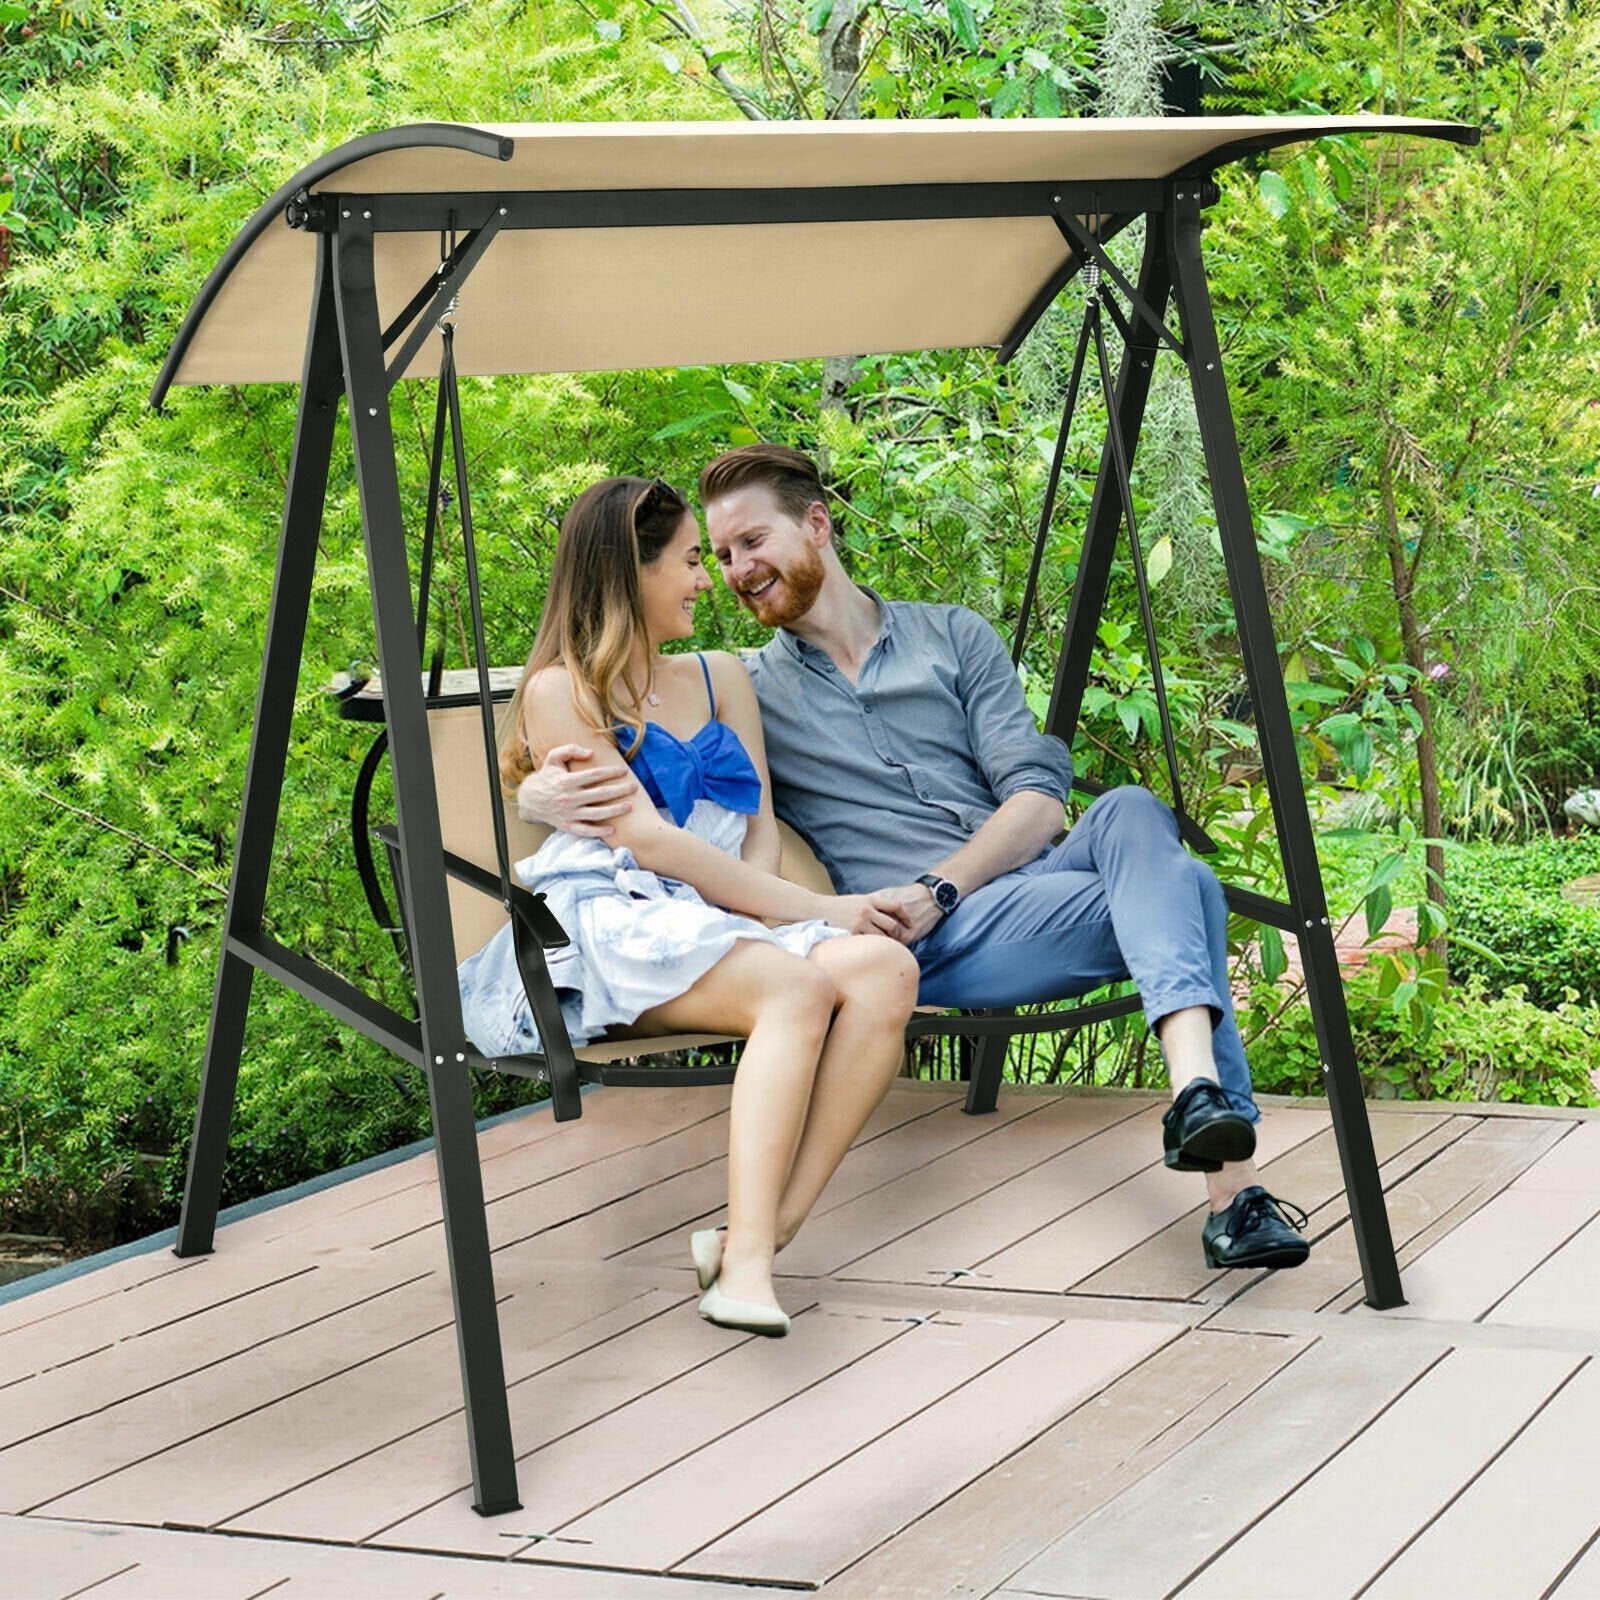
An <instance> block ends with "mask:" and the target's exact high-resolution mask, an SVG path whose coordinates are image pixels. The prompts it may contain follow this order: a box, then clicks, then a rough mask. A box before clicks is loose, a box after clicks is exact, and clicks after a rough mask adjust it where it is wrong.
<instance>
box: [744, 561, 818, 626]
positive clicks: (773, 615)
mask: <svg viewBox="0 0 1600 1600" xmlns="http://www.w3.org/2000/svg"><path fill="white" fill-rule="evenodd" d="M773 575H774V576H775V577H776V578H777V580H778V583H779V585H780V586H781V589H782V593H781V594H779V595H778V596H777V597H776V598H774V599H773V600H771V601H770V602H769V601H768V599H767V597H766V596H765V595H760V596H757V595H751V594H745V593H743V592H742V591H741V593H740V595H739V598H740V599H741V600H742V601H743V602H744V603H745V605H746V606H748V607H749V609H750V611H751V612H752V614H753V615H754V616H755V619H756V621H757V622H759V623H760V624H761V625H762V627H764V628H784V627H787V626H788V625H789V624H790V623H791V622H793V621H795V619H796V618H798V617H803V616H804V615H805V614H806V612H808V611H809V610H810V609H811V608H812V606H813V605H815V604H816V599H817V596H818V595H819V594H821V593H822V585H823V581H824V578H825V577H826V569H825V568H824V567H823V565H822V557H821V556H820V555H819V554H818V553H817V551H816V549H815V548H814V547H813V546H811V545H809V544H808V545H806V546H805V547H804V551H803V553H802V554H801V555H799V556H797V557H796V558H795V560H794V563H793V564H792V565H791V566H789V567H786V568H785V569H784V570H783V571H782V572H774V574H773Z"/></svg>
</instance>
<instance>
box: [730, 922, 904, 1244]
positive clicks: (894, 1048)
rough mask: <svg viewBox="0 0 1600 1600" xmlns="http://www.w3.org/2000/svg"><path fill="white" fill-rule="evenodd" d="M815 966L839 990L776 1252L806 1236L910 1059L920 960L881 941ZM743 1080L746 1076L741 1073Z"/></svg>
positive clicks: (783, 1203)
mask: <svg viewBox="0 0 1600 1600" xmlns="http://www.w3.org/2000/svg"><path fill="white" fill-rule="evenodd" d="M810 960H811V961H813V962H814V963H816V965H818V966H820V967H821V968H822V969H823V971H825V972H826V973H827V974H828V976H829V977H830V978H831V979H832V980H833V984H834V987H835V988H836V989H837V990H838V994H839V1001H838V1009H837V1010H836V1011H835V1012H834V1014H833V1026H832V1027H831V1028H830V1029H829V1030H828V1038H827V1042H826V1043H825V1044H824V1045H823V1047H822V1059H821V1061H819V1062H818V1063H817V1075H816V1080H815V1082H814V1083H813V1085H812V1089H811V1109H810V1111H809V1112H808V1114H807V1116H806V1121H805V1128H804V1130H803V1131H802V1133H801V1135H800V1146H799V1149H798V1150H797V1151H796V1153H795V1159H794V1165H793V1168H792V1169H791V1171H790V1173H789V1182H788V1184H787V1185H786V1187H785V1188H784V1191H783V1197H782V1199H781V1200H780V1201H779V1202H778V1234H777V1247H778V1249H780V1250H781V1249H783V1247H784V1246H785V1245H786V1244H788V1243H789V1241H790V1240H791V1239H793V1238H794V1236H795V1234H796V1233H798V1232H799V1231H800V1224H801V1223H802V1222H804V1221H805V1219H806V1218H807V1216H809V1215H810V1213H811V1208H812V1207H813V1206H814V1205H815V1204H816V1203H817V1200H818V1198H819V1196H820V1195H821V1194H822V1191H823V1190H824V1189H825V1188H826V1187H827V1184H828V1180H829V1179H830V1178H831V1177H832V1176H833V1175H834V1173H835V1172H836V1171H837V1170H838V1167H839V1163H840V1162H841V1161H843V1160H844V1157H845V1153H846V1152H847V1151H848V1150H849V1148H850V1146H851V1145H852V1144H854V1143H855V1139H856V1135H857V1134H859V1133H860V1132H861V1130H862V1128H863V1127H864V1126H865V1125H866V1121H867V1118H868V1117H870V1116H871V1115H872V1113H873V1112H874V1111H875V1110H876V1109H877V1107H878V1103H879V1102H880V1101H881V1100H882V1099H883V1097H884V1095H885V1094H887V1093H888V1092H889V1086H890V1084H892V1083H893V1082H894V1080H895V1078H896V1077H897V1076H898V1074H899V1071H900V1066H901V1063H902V1062H903V1061H904V1059H905V1025H906V1019H907V1018H908V1017H909V1016H910V1015H911V1009H912V1007H913V1006H914V1005H915V1004H916V1000H917V963H916V958H915V957H914V956H913V955H912V954H911V952H910V951H909V950H907V949H906V948H905V947H904V946H903V945H899V944H896V943H895V942H894V940H892V939H886V938H883V937H882V936H880V935H873V934H863V935H861V936H859V937H857V938H853V939H829V940H828V941H827V942H826V943H823V944H819V945H818V946H816V948H815V949H814V950H812V952H811V955H810ZM739 1070H740V1071H741V1072H742V1071H743V1070H744V1069H743V1067H742V1066H741V1067H740V1069H739Z"/></svg>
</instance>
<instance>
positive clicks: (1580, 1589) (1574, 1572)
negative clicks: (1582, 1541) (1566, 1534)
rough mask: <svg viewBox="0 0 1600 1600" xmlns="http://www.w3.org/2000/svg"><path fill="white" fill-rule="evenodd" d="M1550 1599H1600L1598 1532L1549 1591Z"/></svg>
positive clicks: (1599, 1538) (1599, 1545)
mask: <svg viewBox="0 0 1600 1600" xmlns="http://www.w3.org/2000/svg"><path fill="white" fill-rule="evenodd" d="M1549 1596H1550V1600H1600V1533H1597V1534H1596V1535H1595V1536H1594V1538H1593V1539H1591V1540H1590V1541H1589V1544H1588V1546H1587V1547H1586V1548H1585V1549H1584V1551H1583V1553H1582V1554H1581V1555H1580V1556H1579V1557H1578V1558H1577V1559H1576V1560H1575V1561H1574V1562H1573V1563H1572V1566H1571V1568H1570V1569H1569V1570H1568V1571H1567V1572H1566V1573H1564V1574H1563V1575H1562V1578H1561V1580H1560V1582H1559V1583H1557V1584H1556V1586H1555V1588H1553V1589H1551V1590H1550V1591H1549Z"/></svg>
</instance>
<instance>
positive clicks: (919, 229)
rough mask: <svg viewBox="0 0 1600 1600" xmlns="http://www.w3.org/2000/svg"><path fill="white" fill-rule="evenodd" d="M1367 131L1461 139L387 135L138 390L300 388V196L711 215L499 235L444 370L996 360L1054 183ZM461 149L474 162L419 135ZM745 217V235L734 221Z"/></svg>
mask: <svg viewBox="0 0 1600 1600" xmlns="http://www.w3.org/2000/svg"><path fill="white" fill-rule="evenodd" d="M1385 132H1386V133H1408V134H1414V135H1422V136H1425V137H1431V138H1444V139H1450V140H1453V141H1456V142H1460V143H1472V142H1476V139H1477V136H1478V135H1477V130H1476V129H1475V128H1467V127H1462V126H1459V125H1457V124H1453V123H1445V122H1429V121H1423V120H1420V119H1416V118H1409V117H1357V118H1334V117H1304V116H1302V117H1201V118H1192V119H1170V120H1163V119H1151V118H1124V119H1113V118H1107V119H1097V120H1082V121H1076V120H1074V121H1068V120H1059V121H1042V120H1041V121H1001V122H955V121H924V122H889V121H884V122H871V121H868V122H853V123H849V124H837V123H827V122H782V123H779V122H765V123H751V122H714V123H694V122H688V123H684V122H675V123H567V124H559V125H554V124H528V125H514V126H491V127H482V128H476V129H469V128H467V127H466V126H465V125H440V124H427V125H422V126H419V127H416V128H399V129H393V130H390V131H389V132H387V133H385V134H382V135H376V136H373V137H372V138H369V139H358V140H355V141H353V142H352V143H350V144H348V145H345V146H343V147H341V148H340V149H338V150H335V151H333V152H331V153H330V154H329V155H328V156H325V157H323V158H322V160H321V161H319V162H317V163H315V164H314V165H313V166H312V167H308V168H307V169H306V170H305V171H304V172H302V173H301V174H299V175H298V176H297V177H296V178H294V179H292V180H291V181H290V182H289V183H288V184H286V185H285V186H284V187H283V189H281V190H280V191H279V192H278V193H277V194H276V195H274V196H273V197H272V199H271V200H269V201H268V202H267V203H266V204H265V205H264V206H262V207H261V209H260V210H259V211H258V212H257V213H256V215H255V217H254V218H252V219H251V221H250V223H249V224H247V226H246V227H245V229H244V230H243V232H242V233H241V235H240V237H239V239H238V240H237V241H236V242H235V244H234V246H233V247H232V248H231V249H230V251H229V252H228V254H227V255H226V256H225V257H224V259H223V260H222V261H221V262H220V263H219V265H218V267H217V269H216V271H215V272H213V273H212V275H211V278H210V279H209V280H208V281H207V283H206V285H205V288H204V289H203V290H202V292H201V294H200V296H199V298H198V299H197V301H196V303H195V305H194V307H193V309H192V310H191V312H190V314H189V317H188V318H187V320H186V321H185V323H184V325H183V328H182V329H181V330H180V332H179V336H178V339H177V341H176V342H175V344H174V348H173V351H172V353H171V356H170V357H169V359H168V363H167V367H166V369H165V370H164V371H163V373H162V375H161V379H160V381H159V383H158V384H157V389H156V395H155V398H156V399H157V401H159V400H160V398H161V397H162V396H163V395H164V394H165V392H166V389H167V387H168V386H169V385H170V384H172V383H187V384H205V383H264V382H289V381H293V380H295V379H298V377H299V376H300V371H301V362H302V358H303V355H304V350H305V339H306V328H307V320H308V317H309V314H310V307H311V291H312V283H313V271H314V266H315V252H316V238H315V235H314V234H313V233H311V232H308V231H304V230H301V229H296V228H294V227H291V226H289V225H288V223H287V222H286V221H285V220H284V209H285V205H286V203H287V202H288V200H289V199H290V198H291V197H292V196H293V195H295V194H296V193H297V192H298V191H301V190H304V191H306V192H308V193H310V194H312V195H316V194H340V195H358V196H359V195H363V194H366V195H396V194H410V195H418V196H430V197H446V196H450V195H460V196H462V197H463V210H462V219H461V226H463V227H472V226H476V225H477V222H478V221H479V220H481V217H482V215H483V214H485V213H486V212H487V210H488V208H487V207H486V205H485V204H484V203H483V200H482V198H481V197H489V198H495V197H500V196H506V195H513V194H515V195H524V196H526V195H542V196H546V197H574V196H578V195H600V196H606V195H613V196H617V197H618V204H620V205H622V207H623V211H624V214H626V206H627V204H629V203H632V202H634V201H636V200H638V199H640V198H641V197H643V198H648V197H649V196H651V195H655V196H668V197H672V198H673V199H674V201H675V203H676V208H677V209H676V210H673V211H670V212H669V213H668V215H670V216H674V217H675V216H679V215H683V214H685V208H687V212H688V213H689V214H693V213H694V212H695V211H696V207H697V204H702V205H703V204H709V203H710V202H713V201H718V200H720V201H721V202H722V203H721V204H720V205H715V206H712V207H711V209H710V210H709V211H707V212H706V213H705V214H706V215H712V214H714V215H715V216H716V223H715V225H683V224H681V223H677V222H672V221H666V222H663V221H649V220H646V222H645V225H640V226H629V225H625V224H624V225H615V224H616V218H615V216H614V215H611V216H607V218H606V225H602V226H580V225H573V223H572V222H571V220H570V217H569V218H568V219H567V220H565V221H563V222H562V224H561V225H559V226H554V227H550V226H541V225H538V223H537V222H535V223H533V224H531V225H530V224H528V223H526V222H523V223H522V224H520V225H519V224H516V223H512V224H508V225H507V226H505V227H504V228H503V229H502V231H501V232H500V234H499V235H498V236H497V237H496V238H495V239H494V240H493V242H492V244H491V245H490V247H489V249H488V250H487V252H486V253H485V255H484V256H483V259H482V261H481V262H480V263H479V265H478V266H477V267H476V269H475V270H474V271H473V272H472V274H471V276H470V279H469V280H468V281H467V282H466V284H465V286H464V288H463V290H462V293H461V305H460V312H459V316H458V320H457V334H456V355H457V364H458V367H459V369H460V370H461V371H462V372H465V373H477V374H485V373H508V372H568V371H600V370H607V369H614V368H629V367H661V366H682V365H690V364H700V363H722V362H735V361H764V360H780V359H798V358H802V357H817V356H828V355H845V354H855V353H860V352H863V351H894V350H912V349H934V348H955V347H964V346H992V345H997V344H999V343H1000V342H1001V341H1002V340H1003V339H1004V338H1005V336H1006V334H1007V332H1008V331H1009V330H1011V329H1012V328H1013V327H1015V325H1016V324H1017V322H1018V319H1019V318H1020V317H1021V316H1022V315H1023V313H1024V312H1025V311H1026V309H1027V308H1028V306H1029V305H1030V303H1032V302H1033V301H1034V300H1035V298H1036V297H1037V296H1038V294H1039V293H1040V291H1041V289H1043V288H1045V287H1046V286H1047V285H1049V284H1050V283H1051V282H1052V281H1058V280H1059V279H1060V276H1061V274H1062V273H1063V271H1064V270H1065V269H1067V268H1069V267H1070V265H1071V252H1070V250H1069V248H1068V246H1067V244H1066V242H1065V241H1064V239H1063V236H1062V233H1061V231H1060V229H1059V228H1058V227H1057V225H1056V223H1055V221H1054V220H1053V219H1052V217H1051V216H1050V214H1049V202H1050V200H1051V198H1052V195H1051V194H1049V193H1047V192H1046V191H1047V190H1049V189H1050V188H1051V187H1052V186H1064V185H1069V184H1070V185H1075V186H1081V185H1085V184H1087V185H1099V184H1104V185H1105V190H1106V192H1105V195H1104V197H1103V199H1101V200H1100V204H1099V205H1098V207H1096V206H1093V205H1090V206H1085V205H1084V204H1083V203H1082V202H1083V200H1084V199H1085V198H1087V196H1086V194H1085V192H1084V191H1083V190H1082V189H1081V188H1075V190H1074V194H1075V196H1076V197H1077V203H1076V204H1075V206H1074V209H1075V211H1076V213H1077V214H1078V215H1091V216H1096V217H1098V216H1102V215H1104V216H1113V217H1115V216H1118V215H1119V214H1126V213H1128V212H1137V211H1139V210H1142V209H1144V207H1143V206H1142V205H1138V204H1129V203H1128V195H1129V193H1130V183H1132V182H1136V181H1137V180H1161V179H1166V178H1171V177H1173V176H1174V175H1179V174H1182V175H1189V174H1197V175H1198V174H1205V173H1208V172H1209V171H1210V170H1211V169H1213V168H1214V167H1216V166H1217V165H1219V164H1221V163H1223V162H1226V161H1229V160H1233V159H1236V158H1237V157H1238V156H1239V155H1241V154H1245V153H1248V152H1251V151H1255V150H1261V149H1267V148H1271V147H1272V146H1274V145H1279V144H1286V143H1291V142H1294V141H1297V140H1304V139H1312V138H1318V137H1321V136H1324V135H1328V134H1346V133H1385ZM465 138H472V139H473V140H474V142H475V143H476V146H477V148H476V149H462V148H449V147H447V146H445V145H443V144H441V143H440V142H438V141H440V140H441V139H443V140H456V141H460V140H462V139H465ZM1001 184H1004V185H1011V186H1014V188H1013V189H1012V190H1010V191H1008V193H1007V198H1006V200H1005V202H1004V205H1005V206H1009V207H1012V208H1013V209H1014V210H1015V211H1016V212H1017V213H1019V214H1015V215H995V214H990V215H972V214H965V215H960V214H958V215H951V214H949V212H950V211H951V210H952V209H953V210H956V211H960V210H962V209H963V208H962V207H961V206H955V207H951V206H949V205H947V204H946V203H944V201H942V200H941V196H942V195H948V194H951V193H954V192H955V190H956V189H958V188H965V189H966V191H967V193H968V194H969V195H970V193H971V190H972V188H973V187H974V186H992V185H1001ZM1033 185H1036V186H1039V188H1038V189H1037V190H1033V189H1029V188H1026V187H1025V186H1033ZM873 189H880V190H885V191H887V190H890V189H895V190H901V191H902V194H901V198H900V200H899V202H897V204H896V205H895V206H894V207H893V208H891V209H893V210H895V211H896V212H897V214H896V215H894V216H892V217H887V218H885V217H883V216H878V217H874V218H871V219H869V220H833V218H834V217H836V216H837V214H838V208H837V207H834V208H833V209H832V210H831V211H830V210H829V208H828V207H827V206H823V207H822V208H821V210H822V211H823V213H824V214H825V219H824V220H809V221H807V220H802V221H785V220H771V219H772V217H773V216H774V212H775V211H776V214H777V215H779V216H782V215H783V214H785V213H784V208H785V206H788V207H789V208H790V211H792V210H793V209H794V206H795V202H796V197H798V199H799V200H800V201H801V202H804V200H805V196H806V192H807V191H819V192H832V193H834V194H835V195H836V194H837V193H838V192H839V191H862V190H873ZM1119 189H1120V192H1121V196H1122V198H1121V199H1120V200H1119V198H1118V191H1119ZM472 196H478V197H480V199H479V200H478V201H477V202H476V210H475V211H474V210H473V209H472V206H473V202H471V197H472ZM433 209H434V211H435V212H436V211H437V209H438V208H437V206H435V207H434V208H433ZM616 209H617V206H616V205H613V207H612V212H613V213H614V212H615V211H616ZM846 209H847V210H848V207H846ZM965 209H966V210H967V211H968V212H969V213H970V210H971V207H970V205H969V206H967V207H966V208H965ZM990 209H991V210H992V209H993V208H992V207H991V208H990ZM745 210H748V211H749V212H750V213H751V216H752V217H753V220H741V213H742V212H743V211H745ZM800 210H801V211H804V210H805V206H804V204H801V205H800ZM469 212H470V213H471V214H470V215H469ZM439 248H440V235H439V232H438V228H437V226H436V225H432V224H430V225H429V226H427V227H425V228H423V227H419V228H418V229H417V230H416V231H385V232H381V233H379V234H378V235H377V236H376V242H375V249H376V271H377V283H378V296H379V307H380V311H381V313H382V316H383V318H384V320H385V322H386V323H387V322H388V321H389V320H390V319H392V318H393V317H395V316H396V315H397V314H398V312H399V311H400V310H401V308H402V307H404V306H405V305H406V304H407V302H408V301H409V300H410V299H411V297H412V295H413V294H415V293H416V292H417V290H418V288H419V287H420V286H421V285H422V284H423V283H424V282H425V281H426V279H427V277H428V275H429V273H430V272H431V271H432V270H433V269H434V267H435V266H436V265H437V264H438V260H439ZM437 345H438V339H437V335H436V334H433V335H430V337H429V340H428V342H427V343H426V344H424V345H423V346H422V347H421V349H420V350H419V351H418V353H417V355H416V357H415V359H414V360H413V361H412V363H411V365H410V366H409V368H408V369H407V371H408V375H413V376H421V375H423V374H431V373H434V372H436V371H437V370H438V348H437Z"/></svg>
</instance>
